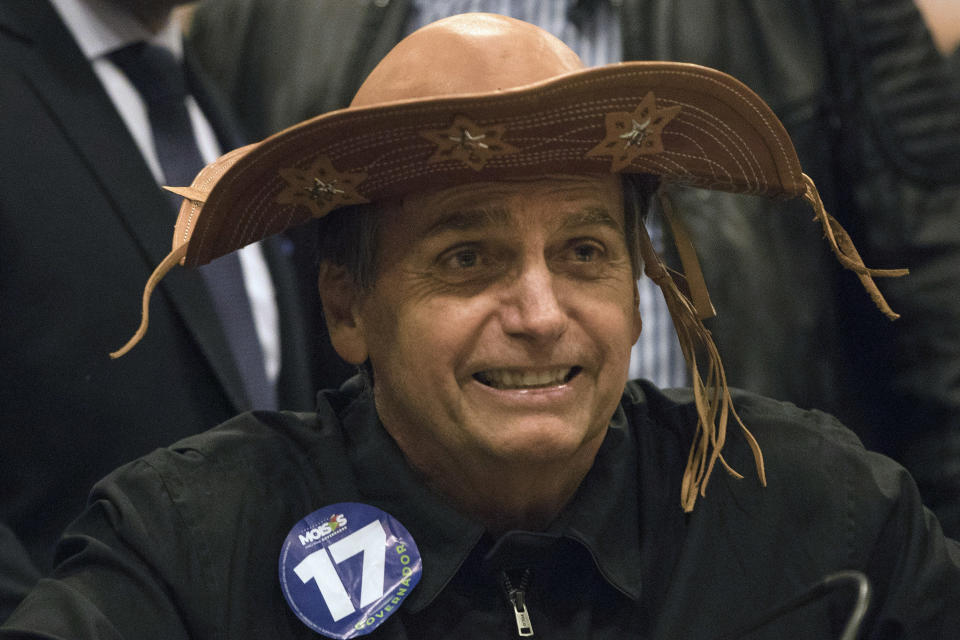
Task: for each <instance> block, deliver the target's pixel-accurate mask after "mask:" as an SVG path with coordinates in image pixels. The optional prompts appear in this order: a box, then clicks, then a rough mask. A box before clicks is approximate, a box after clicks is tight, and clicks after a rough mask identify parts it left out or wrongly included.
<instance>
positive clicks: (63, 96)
mask: <svg viewBox="0 0 960 640" xmlns="http://www.w3.org/2000/svg"><path fill="white" fill-rule="evenodd" d="M7 9H9V10H11V11H12V12H13V13H11V12H10V11H6V10H4V11H3V13H2V15H0V20H3V22H4V25H3V26H4V27H6V28H8V29H11V30H13V31H14V32H15V33H17V35H18V36H20V37H21V38H22V39H23V40H24V41H25V42H27V43H29V44H31V45H32V47H31V49H32V51H31V55H28V56H26V57H25V58H24V64H23V66H22V69H21V71H22V73H23V74H24V77H25V79H26V80H27V82H28V84H29V85H30V86H31V87H32V88H33V90H34V91H35V93H36V95H37V96H38V98H39V99H40V100H41V101H42V102H43V103H44V104H45V105H46V107H47V109H49V111H50V113H51V115H52V116H53V118H54V119H55V120H56V121H57V122H58V124H59V125H60V127H61V130H62V133H63V135H64V136H65V137H66V138H67V139H69V140H70V141H71V143H72V145H73V146H74V148H75V149H76V151H77V154H78V156H80V157H81V159H82V161H83V163H84V164H85V165H86V166H87V167H88V168H89V170H90V172H91V174H92V175H93V176H94V177H95V179H96V180H97V182H98V183H99V185H100V186H101V188H102V190H103V192H104V193H105V194H106V196H107V199H108V200H109V201H110V202H111V203H112V205H113V209H114V213H115V214H116V215H117V216H119V217H120V218H121V219H122V220H123V222H124V226H125V228H126V229H127V230H128V232H129V234H130V236H131V238H132V240H133V241H134V242H135V243H136V244H137V245H138V246H139V247H140V248H141V250H142V253H143V256H144V260H145V261H146V262H147V263H149V265H150V268H151V270H152V269H153V268H154V267H155V266H156V265H157V264H159V263H160V262H161V261H162V260H163V258H164V257H165V256H166V255H167V253H168V252H169V251H170V247H171V241H172V235H173V226H174V222H175V216H174V213H173V212H172V211H171V207H170V202H169V200H168V199H167V197H166V195H165V194H164V193H163V192H162V191H161V190H160V189H159V188H158V187H157V185H156V183H155V181H154V179H153V176H152V174H151V173H150V170H149V168H148V167H147V165H146V163H145V162H144V160H143V158H142V156H141V155H140V152H139V150H138V149H137V147H136V144H135V143H134V141H133V139H132V137H131V136H130V134H129V132H128V131H127V129H126V127H125V126H124V124H123V121H122V120H121V118H120V116H119V115H118V114H117V113H116V110H115V109H114V107H113V103H112V102H111V101H110V98H109V96H107V94H106V92H105V91H104V90H103V88H102V86H101V84H100V82H99V79H98V78H97V76H96V74H94V72H93V70H92V69H91V67H90V65H89V64H88V63H87V61H86V60H85V58H84V56H83V54H82V52H81V51H80V49H79V47H78V46H77V45H76V43H75V42H74V41H73V38H72V37H71V36H70V34H69V32H68V31H67V29H66V27H65V26H64V25H63V24H62V23H61V21H60V19H59V17H58V16H57V15H56V13H55V12H54V10H53V9H52V8H51V7H50V6H49V5H48V3H47V2H45V1H43V2H33V1H31V2H12V3H9V4H8V5H7ZM51 187H53V185H51ZM159 291H160V292H161V293H162V295H164V296H166V297H167V299H168V300H169V301H170V303H171V304H172V306H173V307H174V308H175V309H176V310H177V312H178V314H179V315H180V317H181V318H182V319H183V321H184V323H185V324H186V326H187V328H188V330H189V331H190V333H191V334H192V335H193V337H194V338H195V340H196V342H197V345H198V347H199V349H200V350H201V352H202V353H203V354H204V355H205V357H206V358H207V360H208V361H209V364H210V366H211V368H212V369H213V371H214V372H215V375H216V376H217V378H218V379H219V381H220V382H221V384H222V386H223V388H224V391H225V393H226V394H227V396H228V397H229V398H230V400H231V402H232V403H233V404H234V405H235V408H236V409H237V410H242V409H244V408H245V407H246V405H247V402H246V400H245V396H244V392H243V384H242V381H241V378H240V373H239V371H238V370H237V367H236V364H235V363H234V362H233V358H232V356H231V355H230V351H229V347H228V345H227V341H226V337H225V336H224V334H223V331H222V329H221V327H220V323H219V321H218V320H217V318H216V314H215V312H214V309H213V306H212V303H211V301H210V298H209V295H208V294H207V292H206V290H205V288H204V285H203V282H202V280H201V278H200V276H199V274H198V273H195V272H186V271H185V270H179V269H175V270H174V272H173V273H171V274H170V275H169V276H168V277H166V278H165V279H164V280H163V281H162V282H161V284H160V287H159ZM136 303H137V301H136V300H131V304H136ZM154 304H156V303H154ZM134 329H135V327H131V332H132V331H133V330H134ZM147 339H149V337H148V338H147Z"/></svg>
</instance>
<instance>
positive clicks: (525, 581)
mask: <svg viewBox="0 0 960 640" xmlns="http://www.w3.org/2000/svg"><path fill="white" fill-rule="evenodd" d="M502 577H503V590H504V593H506V595H507V600H509V601H510V604H511V606H512V608H513V616H514V618H515V619H516V622H517V635H518V636H521V637H524V638H526V637H529V636H532V635H533V625H532V624H530V613H529V612H528V611H527V604H526V591H527V587H528V586H529V583H530V569H525V570H524V572H523V575H522V576H521V578H520V586H519V587H517V588H514V586H513V583H511V582H510V576H509V575H507V572H506V571H504V572H503V574H502Z"/></svg>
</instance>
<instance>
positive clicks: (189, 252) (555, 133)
mask: <svg viewBox="0 0 960 640" xmlns="http://www.w3.org/2000/svg"><path fill="white" fill-rule="evenodd" d="M605 172H634V173H651V174H657V175H659V176H662V178H663V180H664V181H668V182H677V183H682V184H687V185H693V186H697V187H704V188H707V189H720V190H724V191H734V192H740V193H751V194H762V195H768V196H786V197H794V196H799V195H801V194H803V193H804V191H805V188H806V187H805V184H804V180H803V177H802V173H801V170H800V163H799V161H798V160H797V156H796V153H795V151H794V149H793V145H792V144H791V142H790V138H789V137H788V135H787V133H786V131H785V130H784V128H783V126H782V125H781V124H780V121H779V120H778V119H777V117H776V116H775V115H774V114H773V112H772V111H771V110H770V108H769V107H767V105H766V104H765V103H764V102H763V101H762V100H761V99H760V98H759V97H757V95H756V94H754V93H753V92H752V91H751V90H750V89H748V88H747V87H746V86H744V85H743V84H742V83H740V82H739V81H737V80H736V79H734V78H732V77H730V76H728V75H726V74H724V73H721V72H719V71H716V70H714V69H709V68H705V67H701V66H697V65H692V64H683V63H673V62H628V63H622V64H616V65H610V66H605V67H600V68H594V69H584V67H583V64H582V63H581V62H580V60H579V58H578V57H577V56H576V54H574V53H573V52H572V51H571V50H570V49H569V48H567V46H566V45H564V44H563V43H562V42H561V41H560V40H558V39H556V38H555V37H553V36H552V35H550V34H549V33H547V32H546V31H543V30H542V29H540V28H538V27H535V26H533V25H530V24H527V23H525V22H521V21H519V20H515V19H512V18H507V17H504V16H498V15H491V14H476V13H475V14H465V15H459V16H454V17H451V18H447V19H444V20H440V21H438V22H435V23H433V24H430V25H428V26H426V27H424V28H422V29H420V30H418V31H416V32H415V33H413V34H411V35H410V36H408V37H407V38H406V39H404V40H403V41H402V42H400V43H399V44H398V45H396V47H395V48H394V49H393V50H392V51H391V52H390V53H389V54H388V55H387V56H386V57H385V58H384V59H383V60H382V61H381V62H380V64H379V65H378V66H377V67H376V68H375V69H374V70H373V72H372V73H371V74H370V76H369V77H368V78H367V80H366V81H365V82H364V84H363V86H361V87H360V90H359V91H358V92H357V94H356V97H355V98H354V100H353V102H352V104H351V105H350V107H348V108H346V109H341V110H338V111H333V112H330V113H325V114H323V115H320V116H317V117H315V118H313V119H311V120H307V121H305V122H302V123H300V124H298V125H295V126H293V127H291V128H289V129H287V130H285V131H282V132H280V133H278V134H276V135H273V136H271V137H269V138H267V139H266V140H263V141H262V142H260V143H258V144H254V145H250V146H247V147H243V148H242V149H238V150H236V151H233V152H232V153H228V154H226V155H225V156H223V157H222V158H220V159H219V160H217V161H216V162H214V163H213V164H211V165H210V166H208V167H207V168H206V169H204V170H203V171H202V172H201V173H200V174H199V175H198V176H197V178H196V180H194V182H193V184H192V185H191V186H190V187H189V188H186V189H173V190H174V191H176V192H177V193H180V194H182V195H183V196H185V197H186V198H187V199H188V201H187V202H185V203H184V206H183V208H182V209H181V211H180V216H179V219H178V221H177V225H176V233H175V235H174V249H180V251H183V252H184V253H183V254H182V257H183V262H182V264H185V265H188V266H195V265H200V264H205V263H207V262H209V261H211V260H213V259H214V258H217V257H219V256H221V255H224V254H226V253H229V252H231V251H234V250H236V249H239V248H241V247H243V246H244V245H247V244H249V243H252V242H256V241H257V240H260V239H262V238H264V237H267V236H269V235H271V234H274V233H277V232H280V231H283V230H284V229H287V228H289V227H291V226H294V225H297V224H300V223H302V222H305V221H306V220H308V219H309V218H310V217H312V216H316V217H319V216H323V215H326V214H327V213H329V212H330V211H332V210H334V209H336V208H338V207H342V206H345V205H349V204H356V203H361V202H368V201H378V200H382V199H385V198H396V197H400V196H403V195H404V194H407V193H410V192H416V191H420V190H424V189H435V188H438V187H443V186H447V185H450V184H456V183H463V182H470V181H479V180H484V181H487V180H497V179H501V178H505V177H511V176H516V175H521V174H546V173H574V174H577V173H605ZM183 247H185V249H184V248H183Z"/></svg>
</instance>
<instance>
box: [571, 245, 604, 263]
mask: <svg viewBox="0 0 960 640" xmlns="http://www.w3.org/2000/svg"><path fill="white" fill-rule="evenodd" d="M602 256H603V248H602V247H600V246H598V245H596V244H594V243H592V242H584V243H580V244H577V245H574V247H573V258H574V260H576V261H578V262H593V261H594V260H598V259H600V258H601V257H602Z"/></svg>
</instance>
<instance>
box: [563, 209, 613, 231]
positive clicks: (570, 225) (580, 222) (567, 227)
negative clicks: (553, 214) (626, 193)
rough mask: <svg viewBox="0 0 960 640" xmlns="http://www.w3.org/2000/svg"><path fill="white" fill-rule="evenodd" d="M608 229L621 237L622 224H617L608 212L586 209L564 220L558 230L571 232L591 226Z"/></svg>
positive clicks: (605, 210)
mask: <svg viewBox="0 0 960 640" xmlns="http://www.w3.org/2000/svg"><path fill="white" fill-rule="evenodd" d="M597 225H600V226H603V227H609V228H611V229H613V230H614V231H616V232H617V233H619V234H621V235H623V234H624V229H623V223H621V222H618V221H617V219H616V218H614V217H613V216H612V215H611V214H610V212H609V211H608V210H607V209H605V208H603V207H588V208H585V209H583V210H581V211H577V212H575V213H571V214H570V215H568V216H567V217H566V218H564V220H563V223H562V224H561V225H560V229H561V230H563V231H573V230H575V229H580V228H582V227H592V226H597Z"/></svg>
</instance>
